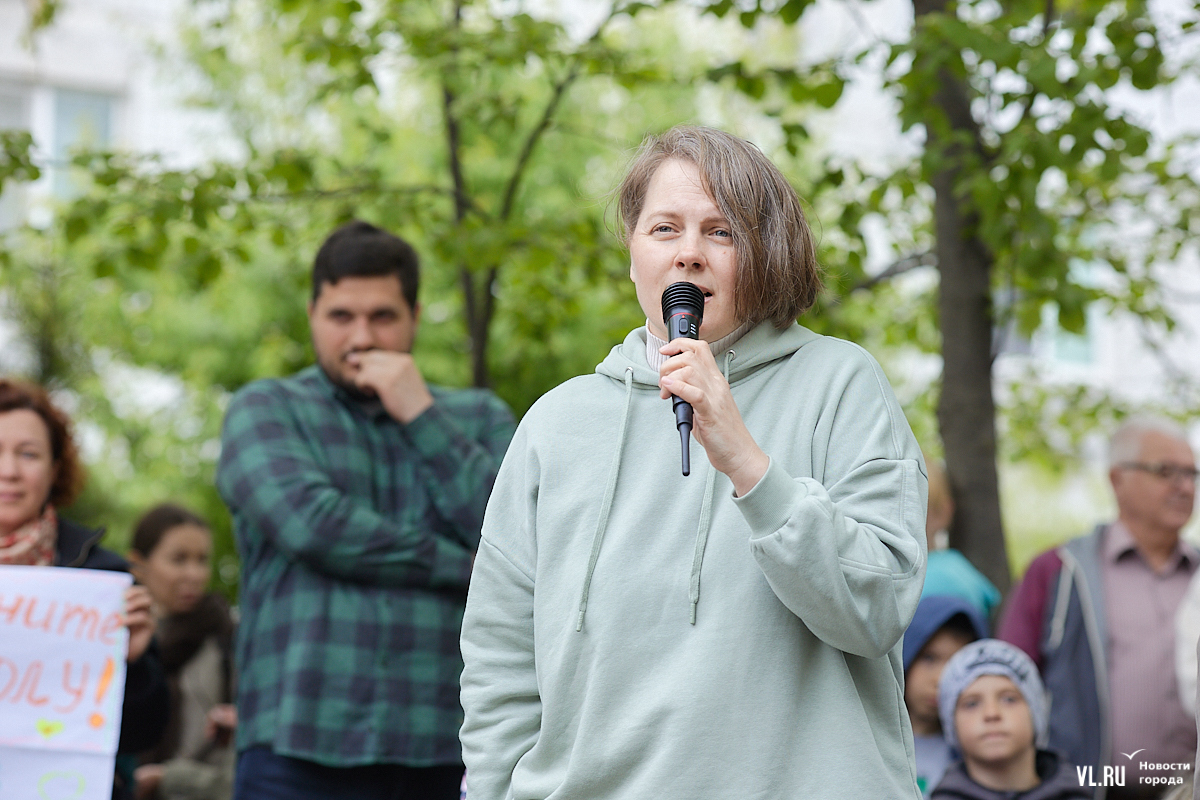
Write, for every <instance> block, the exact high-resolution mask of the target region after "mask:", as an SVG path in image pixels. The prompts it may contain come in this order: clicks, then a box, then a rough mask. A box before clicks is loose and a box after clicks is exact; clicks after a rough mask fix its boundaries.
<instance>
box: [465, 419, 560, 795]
mask: <svg viewBox="0 0 1200 800" xmlns="http://www.w3.org/2000/svg"><path fill="white" fill-rule="evenodd" d="M527 448H528V443H527V439H526V437H525V430H524V428H519V429H518V431H517V436H516V438H515V439H514V440H513V443H512V446H511V448H510V449H509V452H508V456H507V457H506V458H505V460H504V464H503V466H502V467H501V469H500V474H499V475H498V476H497V478H496V486H495V489H494V490H493V492H492V496H491V499H490V500H489V502H488V509H487V514H486V516H485V518H484V527H483V538H482V539H481V540H480V543H479V550H478V554H477V556H476V560H475V568H474V571H473V573H472V575H471V586H470V590H469V591H468V593H467V608H466V613H465V615H464V617H463V625H462V641H461V644H462V655H463V664H464V667H463V673H462V682H461V685H462V706H463V711H464V720H463V726H462V730H461V732H460V736H459V738H460V739H461V740H462V751H463V763H465V764H466V767H467V794H468V796H469V797H471V798H472V800H504V798H507V797H510V796H511V784H512V775H513V770H514V769H515V768H516V765H517V762H518V761H520V759H521V757H522V756H524V755H525V754H526V753H527V752H529V750H530V749H532V748H533V746H534V744H536V743H537V740H538V735H539V733H540V730H541V723H542V701H541V696H540V694H539V692H538V682H537V669H536V666H535V663H534V624H533V587H534V572H535V569H536V567H535V562H536V558H535V555H534V551H535V544H534V542H535V520H536V513H537V493H538V482H539V481H538V476H537V459H536V457H535V456H534V455H532V454H531V453H530V452H529V451H528V449H527Z"/></svg>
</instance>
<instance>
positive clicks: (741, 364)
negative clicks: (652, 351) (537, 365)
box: [596, 322, 820, 389]
mask: <svg viewBox="0 0 1200 800" xmlns="http://www.w3.org/2000/svg"><path fill="white" fill-rule="evenodd" d="M819 338H820V337H819V336H817V334H815V333H813V332H812V331H810V330H809V329H808V328H804V327H802V326H800V325H789V326H788V327H786V328H784V329H783V330H779V329H778V328H776V327H775V326H774V325H772V324H771V323H770V322H760V323H759V324H758V325H756V326H754V327H753V328H751V329H750V330H749V331H747V333H746V335H745V336H742V337H741V338H740V339H738V340H737V341H736V342H734V344H733V346H732V347H730V348H728V350H727V351H726V352H725V353H718V354H716V360H717V367H718V368H722V369H723V368H724V367H725V361H726V358H727V357H728V354H729V352H733V353H734V354H735V355H734V357H733V358H732V359H731V360H730V362H729V368H728V369H729V371H728V375H727V377H728V378H729V382H730V383H731V384H733V383H737V382H738V381H739V380H741V379H742V378H744V377H746V376H747V375H749V374H751V373H753V372H754V371H755V370H757V369H759V368H760V367H763V366H765V365H767V364H769V363H771V362H772V361H775V360H777V359H780V358H786V357H787V356H790V355H792V354H793V353H795V352H796V351H797V350H799V349H800V348H801V347H804V345H806V344H808V343H809V342H813V341H815V340H817V339H819ZM630 369H631V370H633V382H634V384H635V385H640V386H649V387H653V388H655V389H657V388H658V370H655V369H651V368H650V365H649V364H647V363H646V328H645V326H642V327H641V328H635V329H634V330H632V331H630V333H629V335H628V336H626V337H625V341H623V342H621V343H620V344H619V345H617V346H616V347H614V348H613V349H612V350H611V351H609V353H608V355H607V356H606V357H605V359H604V360H603V361H601V362H600V363H599V364H598V365H597V366H596V372H597V373H599V374H600V375H605V376H607V377H609V378H612V379H613V380H617V381H621V382H624V380H625V372H626V370H630Z"/></svg>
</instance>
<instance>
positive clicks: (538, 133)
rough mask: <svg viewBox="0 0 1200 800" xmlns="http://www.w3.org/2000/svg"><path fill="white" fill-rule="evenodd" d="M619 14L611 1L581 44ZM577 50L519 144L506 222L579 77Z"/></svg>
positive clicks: (503, 206)
mask: <svg viewBox="0 0 1200 800" xmlns="http://www.w3.org/2000/svg"><path fill="white" fill-rule="evenodd" d="M618 13H621V9H620V8H618V6H617V5H615V4H614V6H613V8H612V10H611V11H609V13H608V16H607V17H605V18H604V20H603V21H602V22H601V23H600V24H599V26H597V27H596V30H595V31H593V32H592V35H591V36H589V37H588V40H587V43H586V44H585V45H584V47H586V46H587V45H590V44H591V43H593V42H595V41H596V40H597V39H599V38H600V36H601V34H603V33H604V29H605V28H606V27H608V24H609V23H610V22H612V20H613V17H615V16H616V15H617V14H618ZM581 50H582V48H581ZM579 52H580V51H578V50H577V51H576V52H575V54H574V57H573V58H572V61H571V65H570V67H568V69H567V74H566V75H564V76H563V78H562V80H560V81H558V83H556V84H555V85H554V88H553V89H552V90H551V93H550V101H549V102H548V103H546V107H545V108H544V109H543V110H542V116H541V119H539V120H538V123H537V125H535V126H534V127H533V130H531V131H530V132H529V136H527V137H526V138H525V143H524V144H523V145H522V146H521V154H520V155H519V156H518V157H517V163H516V166H514V167H513V172H512V175H511V176H509V179H508V185H507V186H505V187H504V202H503V203H501V205H500V219H501V220H502V221H505V222H507V221H508V218H509V216H510V215H511V214H512V211H513V206H514V205H515V204H516V199H517V189H518V188H519V187H520V185H521V178H522V177H524V175H525V169H526V167H527V166H528V165H529V160H530V159H531V158H533V151H534V149H535V148H536V147H537V144H538V141H539V140H540V139H541V138H542V135H543V134H544V133H545V132H546V130H547V129H548V128H549V127H550V123H551V122H552V121H553V120H554V114H555V112H556V111H558V106H559V104H560V103H561V102H562V99H563V97H564V96H565V95H566V93H567V89H568V88H570V86H571V84H572V83H574V82H575V79H576V78H578V77H579Z"/></svg>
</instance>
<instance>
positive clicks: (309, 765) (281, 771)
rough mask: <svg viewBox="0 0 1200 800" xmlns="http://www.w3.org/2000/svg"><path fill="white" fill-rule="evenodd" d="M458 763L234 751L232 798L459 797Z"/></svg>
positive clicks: (423, 799)
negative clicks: (359, 763) (340, 761)
mask: <svg viewBox="0 0 1200 800" xmlns="http://www.w3.org/2000/svg"><path fill="white" fill-rule="evenodd" d="M462 775H463V767H462V764H455V765H450V766H436V767H405V766H402V765H400V764H370V765H367V766H363V767H326V766H323V765H321V764H317V763H314V762H312V761H304V760H302V759H299V758H289V757H288V756H281V755H276V754H275V753H274V752H272V750H271V748H269V747H251V748H250V749H248V750H244V751H242V752H241V753H239V754H238V762H237V777H236V778H235V779H234V787H233V797H234V800H331V798H336V799H337V800H458V792H459V784H460V783H461V781H462Z"/></svg>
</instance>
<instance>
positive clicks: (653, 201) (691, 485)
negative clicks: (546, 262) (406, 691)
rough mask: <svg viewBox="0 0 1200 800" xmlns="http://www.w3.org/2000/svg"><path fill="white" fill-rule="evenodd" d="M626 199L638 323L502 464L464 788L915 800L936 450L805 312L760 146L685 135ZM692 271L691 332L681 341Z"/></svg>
mask: <svg viewBox="0 0 1200 800" xmlns="http://www.w3.org/2000/svg"><path fill="white" fill-rule="evenodd" d="M619 205H620V219H621V223H622V227H623V233H624V237H625V243H626V244H627V246H628V248H629V254H630V278H631V279H632V280H633V283H634V285H635V287H636V289H637V298H638V302H639V304H640V305H641V307H642V309H643V310H644V311H645V313H646V326H645V327H644V328H638V329H637V330H634V331H633V332H631V333H630V334H629V335H628V336H627V337H626V338H625V341H624V342H622V343H621V344H620V345H618V346H616V347H614V348H613V350H612V352H611V353H609V355H608V357H607V358H605V359H604V361H603V362H602V363H601V364H600V365H599V366H598V367H597V368H596V374H595V375H587V376H581V377H577V378H573V379H571V380H569V381H567V382H566V383H564V384H562V385H561V386H559V387H557V388H556V389H554V390H553V391H551V392H549V393H547V394H546V395H545V396H544V397H542V398H541V399H540V400H538V402H537V403H535V404H534V406H533V407H532V408H531V409H530V410H529V412H528V414H527V415H526V416H525V419H524V420H523V421H522V423H521V425H520V427H519V429H518V430H517V434H516V437H515V438H514V439H513V442H512V445H511V447H510V448H509V451H508V455H507V456H506V458H505V460H504V465H503V467H502V468H501V470H500V474H499V476H498V477H497V479H496V484H495V488H494V490H493V492H492V497H491V501H490V503H489V505H488V510H487V516H486V518H485V520H484V525H483V538H482V541H481V542H480V546H479V553H478V556H477V559H476V562H475V572H474V575H473V577H472V579H471V588H470V593H469V597H468V600H467V610H466V616H465V618H464V620H463V628H462V651H463V658H464V661H465V665H466V666H465V669H464V671H463V676H462V702H463V707H464V710H465V713H466V719H465V722H464V724H463V728H462V743H463V756H464V760H465V762H466V764H467V785H468V789H467V796H468V797H469V798H470V800H503V799H504V798H518V800H523V799H524V798H537V799H538V800H540V799H541V798H589V800H602V799H605V798H649V797H665V798H739V799H740V798H762V799H763V800H768V799H770V800H776V799H778V798H816V797H819V798H823V799H827V798H847V800H861V798H866V797H870V798H882V797H887V798H914V799H915V798H917V797H919V796H920V792H919V791H918V789H917V784H916V778H915V775H914V771H913V766H912V733H911V730H910V727H909V722H908V715H907V713H906V712H905V707H904V698H903V688H902V680H903V670H902V665H901V651H900V637H901V634H903V632H904V629H905V628H906V627H907V625H908V622H909V619H910V618H911V617H912V614H913V611H914V610H915V608H916V605H917V600H918V598H919V595H920V592H921V582H922V578H923V573H924V565H925V527H924V520H925V495H926V478H925V475H924V461H923V459H922V456H921V451H920V449H919V448H918V447H917V443H916V441H915V440H914V439H913V436H912V432H911V431H910V430H909V427H908V424H907V422H906V421H905V419H904V415H903V413H902V412H901V409H900V405H899V403H898V402H897V401H896V398H895V396H894V395H893V393H892V390H891V388H890V387H889V386H888V383H887V380H886V378H885V377H884V375H883V372H882V371H881V370H880V368H879V365H878V364H877V363H876V362H875V360H874V359H872V358H871V356H870V355H868V354H867V353H866V352H865V351H864V350H863V349H862V348H860V347H858V346H856V345H854V344H851V343H849V342H845V341H841V340H838V339H833V338H830V337H825V336H818V335H817V334H814V333H812V332H811V331H809V330H807V329H805V328H803V327H801V326H800V325H798V324H797V323H796V318H797V317H798V316H799V315H800V314H801V313H803V312H804V311H805V310H807V309H808V308H809V307H810V306H811V305H812V303H813V301H814V300H815V299H816V295H817V292H818V291H819V290H820V285H821V284H820V273H819V268H818V266H817V261H816V254H815V249H814V245H813V237H812V232H811V231H810V229H809V227H808V223H807V222H806V221H805V218H804V214H803V211H802V210H801V206H800V200H799V198H798V197H797V196H796V193H795V191H794V190H793V189H792V187H791V186H790V185H789V184H788V182H787V181H786V179H785V178H784V177H783V175H782V174H781V173H780V172H779V170H778V169H777V168H776V167H775V166H774V165H773V164H771V162H770V161H769V160H768V159H767V158H766V157H765V156H763V154H762V153H761V152H760V151H759V150H758V149H757V148H755V147H754V146H753V145H752V144H750V143H748V142H745V141H743V140H741V139H738V138H736V137H734V136H731V135H729V134H726V133H723V132H721V131H717V130H712V129H708V128H698V127H677V128H674V129H672V130H670V131H668V132H666V133H665V134H662V135H661V136H652V137H649V138H648V139H647V140H646V141H645V142H644V143H643V145H642V147H641V149H640V151H639V152H638V154H637V155H636V156H635V158H634V160H633V162H632V164H631V166H630V168H629V171H628V174H627V175H626V176H625V179H624V181H623V182H622V184H621V187H620V190H619ZM679 282H686V283H691V284H694V285H695V286H696V287H698V288H699V289H700V291H701V292H702V294H703V311H702V315H700V317H701V320H702V321H701V325H700V328H699V332H698V334H699V338H698V339H690V338H684V337H680V338H676V339H674V340H672V341H667V340H666V339H667V337H668V333H667V327H666V323H665V322H664V320H663V314H662V307H663V294H664V292H665V290H667V289H668V288H669V287H671V286H672V285H673V284H676V283H679ZM672 396H675V397H678V398H679V399H681V400H684V401H686V402H687V403H689V404H690V405H691V407H692V409H693V423H692V424H693V429H692V435H693V442H692V444H691V474H690V475H689V476H686V477H685V476H684V475H682V474H681V471H680V453H679V448H680V437H679V434H678V433H677V431H676V427H675V420H674V418H673V414H672V403H671V402H670V401H669V400H668V398H671V397H672Z"/></svg>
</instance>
